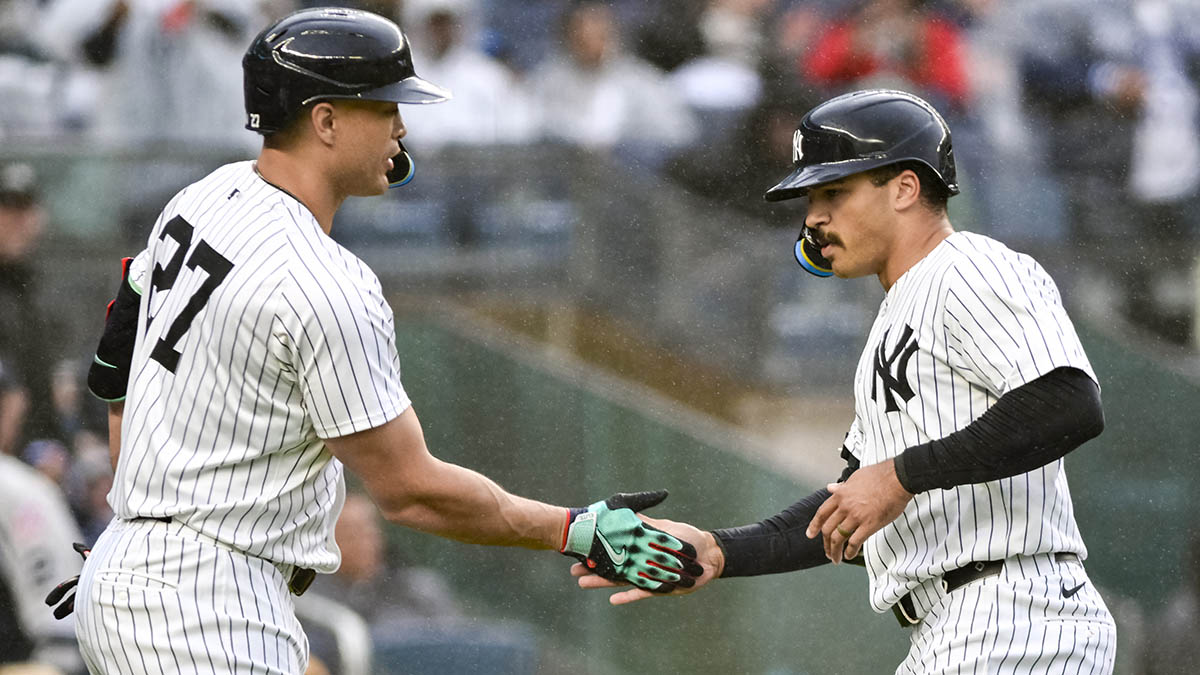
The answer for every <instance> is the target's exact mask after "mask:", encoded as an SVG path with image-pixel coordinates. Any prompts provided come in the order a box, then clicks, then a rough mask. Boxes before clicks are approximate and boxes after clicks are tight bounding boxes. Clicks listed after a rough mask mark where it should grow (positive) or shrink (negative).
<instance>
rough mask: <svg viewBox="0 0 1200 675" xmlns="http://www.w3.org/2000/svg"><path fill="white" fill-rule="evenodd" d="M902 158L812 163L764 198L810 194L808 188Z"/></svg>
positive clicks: (798, 170) (771, 199)
mask: <svg viewBox="0 0 1200 675" xmlns="http://www.w3.org/2000/svg"><path fill="white" fill-rule="evenodd" d="M897 161H900V160H893V159H871V158H866V159H848V160H845V161H842V162H826V163H824V164H811V165H809V166H804V167H800V168H799V169H796V170H795V171H793V172H792V173H791V174H789V175H788V177H787V178H784V179H783V180H781V181H779V184H777V185H776V186H775V187H773V188H771V189H770V190H767V192H766V194H764V195H763V199H766V200H767V201H769V202H780V201H783V200H785V199H796V198H797V197H803V196H804V195H806V194H808V190H809V189H810V188H812V187H814V186H816V185H820V184H821V183H830V182H833V181H835V180H840V179H842V178H845V177H846V176H849V175H852V174H856V173H860V172H863V171H868V170H870V169H874V168H877V167H880V166H883V165H884V164H892V163H895V162H897Z"/></svg>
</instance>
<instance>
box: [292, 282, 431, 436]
mask: <svg viewBox="0 0 1200 675" xmlns="http://www.w3.org/2000/svg"><path fill="white" fill-rule="evenodd" d="M281 310H282V313H283V316H282V317H281V319H282V324H283V325H284V326H285V331H286V335H284V336H281V337H282V339H283V340H284V341H285V342H286V343H287V345H288V350H287V351H288V358H289V360H290V364H288V366H289V368H290V369H291V370H293V371H294V373H295V377H296V379H297V381H298V384H299V386H300V389H301V395H302V397H303V399H304V406H305V410H306V412H307V414H308V416H309V418H310V421H311V423H312V425H313V429H314V431H315V432H316V434H317V435H318V436H319V437H321V438H336V437H339V436H345V435H347V434H352V433H355V432H358V431H365V430H367V429H372V428H375V427H377V426H380V425H382V424H384V423H385V422H387V421H389V420H391V419H393V418H395V417H396V416H398V415H399V414H400V413H402V412H404V410H405V409H406V408H408V406H409V405H410V401H409V398H408V395H407V394H406V393H405V391H404V387H403V386H402V385H401V383H400V357H399V355H398V353H397V352H396V330H395V324H394V320H393V317H392V310H391V308H390V307H389V306H388V304H387V302H386V301H385V300H384V298H383V293H382V291H381V290H380V289H379V287H378V282H375V284H374V285H371V286H369V287H364V286H363V285H362V284H349V283H337V284H329V283H320V282H316V280H309V281H308V282H306V281H298V283H297V284H295V285H292V286H290V287H289V289H288V290H285V291H284V293H283V295H282V298H281Z"/></svg>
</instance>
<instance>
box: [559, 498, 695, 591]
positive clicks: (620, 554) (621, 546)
mask: <svg viewBox="0 0 1200 675" xmlns="http://www.w3.org/2000/svg"><path fill="white" fill-rule="evenodd" d="M666 498H667V491H666V490H655V491H653V492H634V493H618V494H615V495H613V496H611V497H609V498H608V499H606V500H604V501H602V502H596V503H595V504H592V505H591V506H589V507H587V508H586V509H582V508H575V509H570V513H569V514H568V516H567V526H566V530H565V531H564V535H563V547H562V549H561V552H562V553H563V554H564V555H569V556H571V557H572V558H575V559H577V560H579V561H580V562H582V563H583V564H584V565H587V567H588V569H590V570H591V571H592V572H594V573H595V574H598V575H600V576H602V577H604V578H605V579H608V580H609V581H622V582H626V583H630V584H633V585H634V586H637V587H638V588H644V589H646V590H648V591H651V592H654V593H670V592H671V591H673V590H675V588H676V587H680V588H691V587H692V586H694V585H695V584H696V578H697V577H699V576H700V575H701V574H703V573H704V568H703V567H701V566H700V563H698V562H696V548H695V547H694V546H692V545H691V544H689V543H688V542H686V541H680V540H679V539H676V538H675V537H672V536H671V535H669V534H667V533H666V532H663V531H662V530H660V529H658V528H656V527H652V526H651V525H649V524H647V523H645V522H643V521H642V519H641V518H638V517H637V512H638V511H641V510H643V509H648V508H650V507H651V506H654V505H656V504H659V503H661V502H662V501H663V500H664V499H666Z"/></svg>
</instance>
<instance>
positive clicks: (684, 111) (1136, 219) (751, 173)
mask: <svg viewBox="0 0 1200 675" xmlns="http://www.w3.org/2000/svg"><path fill="white" fill-rule="evenodd" d="M318 4H336V5H341V6H351V7H359V8H363V9H369V10H372V11H375V12H378V13H381V14H384V15H387V16H390V17H391V18H393V19H395V20H396V21H397V22H398V23H400V24H401V26H402V27H404V28H405V30H406V32H407V33H408V35H409V37H410V38H411V39H412V41H413V47H414V58H415V65H416V68H417V71H418V73H420V74H421V75H422V76H423V77H424V78H426V79H428V80H430V81H433V82H435V83H437V84H439V85H442V86H444V87H447V88H449V89H450V90H452V91H453V93H454V99H453V100H452V101H450V102H448V103H445V104H442V105H438V106H428V107H420V106H408V107H405V109H404V110H403V111H402V112H403V116H404V119H405V122H406V125H407V126H408V128H409V136H408V137H407V138H406V139H405V143H406V145H408V146H409V147H410V149H411V150H412V151H413V152H414V154H415V155H416V156H417V157H418V159H419V160H423V158H425V157H430V156H433V155H435V154H437V153H438V152H440V151H442V150H443V149H445V148H449V147H452V146H461V145H480V146H488V145H497V144H502V145H521V144H535V143H561V144H570V145H576V146H580V147H582V148H586V149H588V150H589V151H591V152H595V153H602V154H605V155H608V156H610V157H615V158H617V159H618V160H619V161H620V162H621V163H622V164H624V165H625V166H627V167H630V170H631V171H634V172H635V173H636V174H638V175H647V176H649V177H652V178H653V179H656V180H662V181H664V182H666V183H668V184H674V185H675V186H677V187H678V188H680V189H682V190H685V191H687V192H689V193H691V194H692V195H694V196H696V197H697V198H699V199H703V200H708V201H709V202H710V203H711V204H713V205H714V207H717V206H719V207H721V208H727V209H734V210H735V211H737V212H739V213H740V214H742V215H743V216H744V217H745V218H746V219H748V220H752V221H755V222H760V223H762V225H763V227H766V228H781V227H782V228H797V227H798V224H799V222H800V219H801V218H802V216H803V212H802V208H801V209H797V208H796V207H795V206H793V205H789V204H784V205H779V204H768V203H766V202H765V201H763V200H762V198H761V194H762V193H763V192H764V191H765V189H766V188H767V187H769V186H771V185H772V184H773V183H774V182H775V181H776V180H777V179H778V178H780V177H782V176H783V175H785V174H786V173H787V171H788V166H789V165H790V162H791V136H792V132H793V130H794V129H795V127H796V124H797V122H798V121H799V119H800V117H801V115H802V114H803V113H804V112H805V111H806V110H807V109H808V108H810V107H811V106H812V105H814V104H816V103H817V102H819V101H820V100H823V99H824V98H827V97H828V96H830V95H833V94H836V93H840V92H843V91H847V90H852V89H858V88H866V87H891V88H901V89H905V90H908V91H913V92H915V93H918V94H920V95H921V96H923V97H925V98H926V99H927V100H929V101H930V102H931V103H932V104H933V105H934V106H935V107H936V108H938V110H939V111H941V112H942V113H943V114H944V115H945V117H946V118H947V119H948V121H949V123H950V125H951V127H952V129H953V130H954V134H955V137H954V138H955V149H956V154H957V158H958V162H959V171H960V179H961V182H962V184H963V188H964V193H963V196H962V197H960V198H958V199H956V200H955V202H952V215H953V220H954V221H955V222H956V224H958V225H959V226H960V227H962V226H964V225H965V227H966V229H971V230H975V231H980V232H984V233H988V234H992V235H994V236H997V237H999V238H1001V239H1002V240H1005V241H1009V242H1012V243H1016V244H1021V245H1024V246H1027V247H1029V248H1030V250H1031V252H1032V253H1034V254H1035V256H1036V257H1039V258H1041V257H1043V256H1042V255H1040V252H1042V251H1044V252H1045V253H1046V255H1045V258H1046V260H1045V262H1046V264H1047V265H1048V266H1050V267H1051V271H1052V272H1053V273H1055V275H1056V276H1057V277H1060V283H1062V284H1064V285H1066V286H1069V287H1070V288H1071V289H1074V292H1077V293H1078V294H1079V297H1078V302H1080V303H1081V306H1082V307H1083V308H1084V310H1086V311H1093V310H1094V311H1105V312H1116V313H1117V314H1118V315H1119V316H1121V317H1122V318H1123V319H1124V320H1125V321H1127V322H1128V323H1129V325H1131V326H1133V327H1134V328H1135V329H1136V330H1138V331H1141V332H1143V333H1144V334H1145V335H1146V336H1147V337H1148V338H1149V339H1150V340H1152V341H1153V342H1152V343H1153V344H1156V345H1161V346H1163V348H1164V349H1180V350H1183V349H1195V341H1196V335H1197V332H1198V331H1197V329H1196V307H1197V300H1196V298H1197V285H1198V284H1197V281H1196V279H1197V271H1196V270H1197V268H1196V262H1197V256H1198V255H1200V3H1196V2H1194V1H1188V0H1004V1H1002V0H708V1H699V0H655V1H647V0H608V1H607V2H568V1H567V0H406V1H403V2H401V1H389V0H360V1H358V2H327V3H325V2H320V3H318V2H297V1H295V0H259V1H257V2H255V1H251V0H0V146H2V145H3V144H8V143H20V144H24V145H25V146H29V145H30V144H34V145H36V144H37V143H39V142H45V143H53V144H58V145H64V144H65V145H67V146H77V147H80V148H88V149H89V150H95V149H99V150H100V151H104V150H111V151H114V152H117V151H122V150H127V149H129V148H140V149H146V148H155V147H162V148H170V149H171V150H172V151H173V152H185V151H186V150H187V149H188V148H193V147H194V148H202V147H203V148H212V147H221V148H227V149H229V150H231V151H233V152H240V153H242V154H243V155H244V156H245V157H250V156H252V155H253V153H254V152H255V151H256V149H257V147H258V143H259V139H258V137H257V136H256V135H255V134H253V133H251V132H249V131H246V130H245V129H244V128H243V125H244V111H243V108H242V78H241V69H240V59H241V55H242V53H243V51H244V49H245V46H246V45H247V44H248V43H249V41H250V39H251V38H252V37H253V35H254V34H255V33H256V32H257V30H258V29H259V28H260V27H261V26H263V25H266V24H267V23H268V22H269V21H270V20H271V19H273V18H275V17H279V16H282V15H284V14H286V13H287V12H289V11H291V10H294V9H298V8H300V7H306V6H315V5H318ZM3 160H4V157H3V153H2V152H0V162H2V161H3ZM175 187H176V188H178V187H182V186H181V185H180V186H175ZM43 198H44V195H43V194H41V193H40V190H39V181H38V177H37V176H36V175H35V174H34V172H33V170H32V169H31V168H30V167H29V166H28V165H25V164H21V163H7V164H0V316H2V317H3V320H2V321H0V462H2V463H0V486H9V485H10V484H11V486H9V487H4V488H0V570H3V571H4V572H5V576H6V577H7V580H8V583H7V588H6V589H5V588H0V607H5V606H7V607H9V608H16V610H17V611H16V612H15V613H14V614H15V618H14V617H10V619H12V620H15V621H16V626H15V627H12V628H11V630H13V631H14V632H11V633H10V632H8V630H10V625H9V624H5V623H3V622H4V621H6V620H8V619H5V618H4V617H0V634H2V635H6V636H7V635H10V634H11V635H24V636H25V637H26V638H28V639H27V640H25V641H20V640H15V639H14V640H8V639H7V637H6V638H5V640H3V641H0V642H3V643H4V647H3V648H2V649H0V662H3V661H4V660H5V658H6V657H10V656H13V655H12V654H5V653H3V652H4V650H5V649H9V648H11V649H12V650H13V651H14V652H17V651H21V650H26V651H27V652H28V651H29V650H33V649H35V648H44V649H48V650H50V651H53V649H54V645H55V644H59V642H60V641H62V640H67V641H69V632H70V631H69V627H68V629H64V628H63V626H65V625H67V624H66V623H56V622H54V621H53V620H52V619H49V612H48V611H47V610H46V609H45V608H44V607H42V606H37V607H36V608H32V609H31V608H29V607H28V606H27V602H26V600H27V599H21V598H22V597H23V595H29V596H30V597H32V596H38V598H39V600H40V596H42V595H44V593H45V591H47V590H49V587H51V586H52V585H53V583H52V582H53V581H54V580H55V578H56V577H57V576H58V575H59V574H60V572H61V571H62V570H64V569H67V570H69V569H70V568H71V567H72V566H73V567H74V568H76V569H77V568H78V564H79V561H78V559H77V558H76V559H74V560H71V557H73V556H74V555H75V554H74V553H73V552H72V551H70V549H69V547H66V550H65V551H63V550H60V549H61V548H63V547H61V546H60V545H57V544H56V546H55V547H53V550H51V549H50V548H49V547H40V544H39V542H42V541H45V540H47V539H48V538H50V537H51V534H52V533H53V534H54V536H55V537H58V536H59V534H60V533H61V532H63V531H67V532H70V534H69V535H67V536H66V538H67V540H72V539H78V540H81V541H85V542H91V541H93V540H94V539H95V537H96V536H97V535H98V534H99V532H100V531H101V530H102V529H103V528H104V526H105V524H106V523H107V520H108V518H109V517H110V516H111V512H110V511H109V510H108V507H107V505H106V503H105V494H106V493H107V490H108V488H109V486H110V483H111V470H110V466H109V458H108V452H107V446H106V441H105V438H106V433H107V428H106V418H105V410H104V407H103V405H102V404H100V403H99V402H98V401H94V400H92V399H91V398H90V397H89V396H88V395H87V394H86V391H84V389H83V377H84V373H85V372H86V367H87V364H86V363H80V362H78V360H77V359H73V358H69V357H70V356H73V355H67V354H64V353H63V352H62V351H61V349H60V348H59V346H58V345H57V343H56V335H57V334H58V331H56V329H55V325H56V323H55V322H56V317H55V316H54V313H53V306H54V305H53V303H52V302H47V301H46V299H45V298H42V297H40V296H39V282H38V278H39V275H46V274H55V273H56V272H55V271H54V270H48V269H42V268H40V267H39V265H38V264H37V258H36V244H37V242H38V240H39V237H40V236H41V233H42V231H43V230H44V229H45V228H46V227H47V223H46V211H45V210H44V208H43V206H42V201H43ZM159 206H160V205H154V208H153V209H151V210H152V211H157V210H158V207H159ZM148 227H149V224H148V223H145V224H144V228H143V230H142V231H143V232H144V231H146V230H148ZM1034 247H1041V248H1040V249H1036V250H1035V249H1034ZM1054 251H1060V252H1062V251H1065V252H1069V254H1066V253H1063V254H1061V255H1056V254H1055V253H1054ZM113 265H114V279H115V278H116V262H115V261H114V263H113ZM46 486H50V488H49V489H47V488H46ZM46 504H53V505H52V506H46ZM354 504H355V505H354V506H352V507H351V508H350V509H349V512H350V513H351V514H352V515H353V516H354V517H357V518H359V519H360V521H361V522H362V523H365V524H362V525H361V526H360V527H362V528H365V529H366V530H367V531H370V530H371V528H372V527H377V526H375V525H371V524H370V522H369V521H370V520H371V518H369V517H367V516H366V515H364V514H363V513H361V511H362V510H361V509H359V508H358V506H359V505H358V504H357V502H355V503H354ZM30 505H33V506H30ZM59 514H67V515H66V516H61V517H60V515H59ZM368 539H369V537H368ZM61 540H62V539H61V538H58V539H57V541H61ZM1198 550H1200V549H1198ZM1197 555H1200V554H1197ZM64 556H66V559H64ZM368 556H369V557H371V558H372V560H374V559H375V558H378V557H379V556H378V552H375V553H370V552H369V553H368ZM377 564H378V563H377V562H373V563H371V564H370V565H368V566H367V567H368V569H366V571H364V570H363V569H362V568H360V567H356V566H355V565H354V564H353V561H352V562H351V564H350V565H344V569H345V570H347V571H346V573H345V574H346V575H347V576H346V579H344V580H343V581H342V582H341V583H343V585H344V586H343V587H340V588H342V590H340V591H338V595H340V596H343V599H347V598H348V599H350V600H353V599H354V598H355V597H358V596H361V599H362V600H363V603H361V604H363V611H364V612H370V611H374V609H372V607H373V606H376V605H379V600H380V598H379V597H378V596H375V595H374V594H373V593H372V592H371V591H363V590H362V589H357V590H356V586H355V578H356V577H355V576H354V575H359V576H362V577H363V578H366V579H369V578H371V577H372V576H373V575H375V574H377V572H378V570H376V569H375V568H374V567H372V565H377ZM430 583H432V586H430V587H436V583H435V582H429V581H428V579H426V580H424V581H421V580H417V581H414V586H413V587H414V588H416V587H419V586H422V585H423V584H424V585H429V584H430ZM1195 585H1196V584H1194V583H1189V589H1190V590H1189V591H1188V593H1186V594H1184V595H1183V596H1181V597H1183V598H1185V599H1184V600H1181V601H1180V603H1178V604H1179V605H1180V607H1176V608H1175V610H1173V611H1176V612H1181V613H1183V614H1186V615H1188V616H1190V617H1191V618H1190V620H1191V621H1196V620H1197V616H1200V609H1198V607H1200V589H1197V588H1195V587H1194V586H1195ZM364 588H371V589H374V588H375V586H369V587H364ZM414 593H417V595H420V593H419V592H417V591H414ZM439 593H440V592H439V591H430V593H429V594H428V595H426V596H423V597H419V598H417V597H416V596H414V598H416V599H412V601H411V602H410V603H409V606H412V607H418V606H422V603H426V604H427V605H428V606H429V607H433V609H429V610H428V611H429V612H430V613H438V612H443V613H450V614H453V613H454V610H453V609H452V607H451V601H450V600H449V599H448V598H449V596H448V595H439ZM5 596H7V598H6V597H5ZM14 597H15V598H18V600H13V598H14ZM5 600H7V602H5ZM22 603H25V604H22ZM401 604H403V603H401ZM368 605H370V606H368ZM1189 613H1190V614H1189ZM1185 620H1186V617H1185ZM1170 625H1178V622H1176V623H1174V624H1170ZM1187 643H1188V641H1187V640H1179V641H1178V644H1174V645H1173V647H1172V648H1173V649H1186V648H1189V647H1187ZM39 645H40V647H39ZM1160 651H1161V650H1160ZM60 657H61V654H60V655H59V657H54V656H49V657H46V658H47V660H46V662H47V663H55V662H61V663H63V664H64V667H66V668H68V669H70V668H71V667H72V666H71V665H70V659H69V658H67V661H66V662H62V661H61V658H60ZM56 658H59V659H60V660H59V661H55V659H56ZM1184 658H1192V660H1191V661H1187V662H1188V663H1193V664H1194V663H1197V662H1200V661H1197V660H1196V658H1195V657H1184ZM1176 663H1178V661H1176ZM77 665H78V664H75V667H77ZM1147 669H1148V670H1147V672H1160V671H1154V670H1152V666H1151V665H1147ZM1161 672H1168V671H1166V670H1163V671H1161Z"/></svg>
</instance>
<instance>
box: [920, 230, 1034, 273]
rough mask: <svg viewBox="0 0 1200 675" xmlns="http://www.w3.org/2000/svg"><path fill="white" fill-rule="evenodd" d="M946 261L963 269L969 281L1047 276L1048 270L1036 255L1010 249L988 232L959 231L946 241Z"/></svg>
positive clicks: (956, 267) (959, 269)
mask: <svg viewBox="0 0 1200 675" xmlns="http://www.w3.org/2000/svg"><path fill="white" fill-rule="evenodd" d="M943 244H944V246H942V247H939V248H944V254H943V256H942V258H943V261H944V262H943V264H944V265H946V266H947V267H949V268H953V269H955V270H957V271H958V272H959V274H960V275H961V276H962V277H964V278H965V279H966V280H967V281H969V282H976V281H980V280H983V281H986V282H987V283H989V284H990V283H992V282H995V281H1000V280H1003V279H1005V278H1007V277H1018V278H1030V277H1037V278H1042V277H1046V276H1047V275H1046V271H1045V269H1044V268H1043V267H1042V266H1041V264H1040V263H1038V261H1037V260H1035V259H1034V258H1033V256H1031V255H1029V254H1027V253H1021V252H1019V251H1014V250H1013V249H1011V248H1009V247H1008V246H1007V245H1006V244H1004V243H1003V242H1001V241H998V240H996V239H993V238H991V237H989V236H987V235H983V234H978V233H975V232H955V233H953V234H951V235H950V236H949V237H947V238H946V240H945V241H944V242H943ZM1047 278H1048V277H1047Z"/></svg>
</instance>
